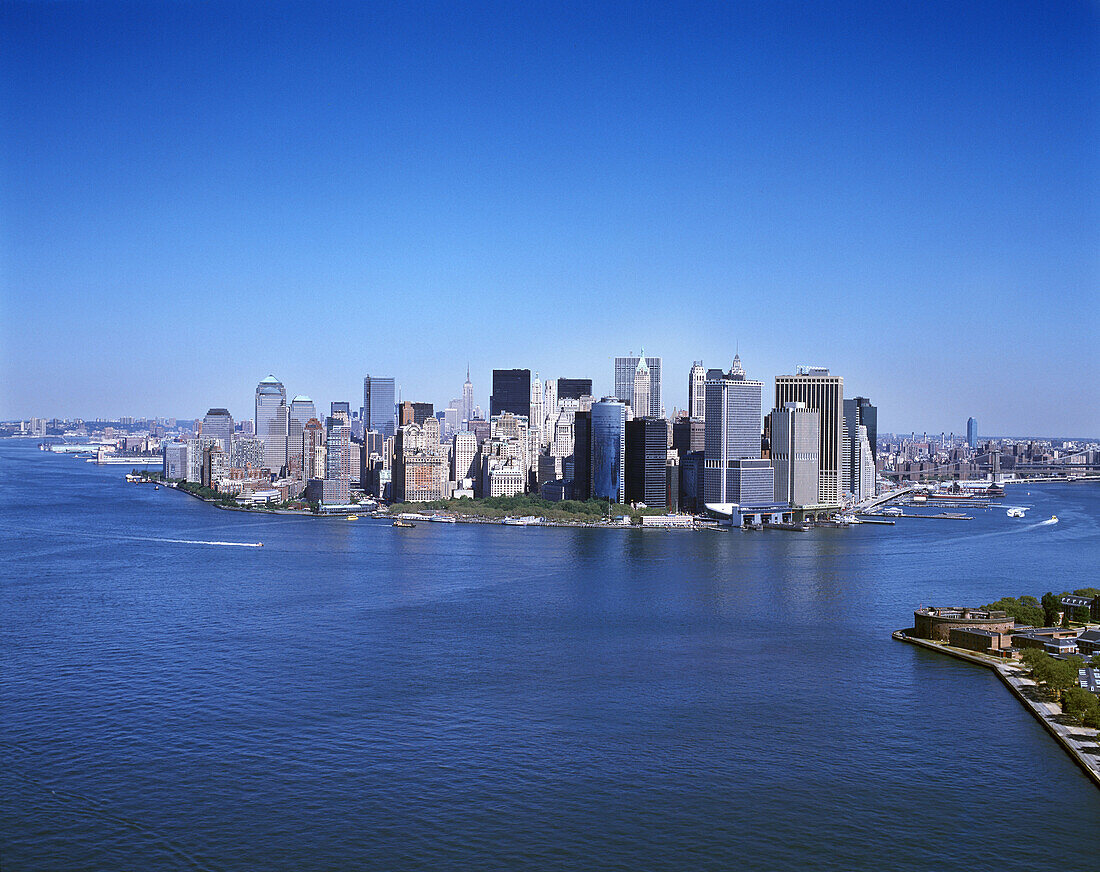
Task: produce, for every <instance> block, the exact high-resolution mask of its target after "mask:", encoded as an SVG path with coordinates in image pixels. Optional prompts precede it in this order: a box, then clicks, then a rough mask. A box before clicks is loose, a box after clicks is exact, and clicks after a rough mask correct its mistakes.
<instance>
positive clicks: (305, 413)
mask: <svg viewBox="0 0 1100 872" xmlns="http://www.w3.org/2000/svg"><path fill="white" fill-rule="evenodd" d="M316 417H317V408H316V406H314V404H313V400H311V399H310V398H309V397H307V396H305V395H304V394H298V396H296V397H295V398H294V399H293V400H291V401H290V412H289V414H288V416H287V451H286V453H287V461H286V465H287V472H288V474H289V475H291V476H294V477H301V473H302V468H303V459H302V457H303V455H302V433H303V432H304V431H305V426H306V424H308V423H309V420H310V419H311V418H316ZM307 478H308V476H307Z"/></svg>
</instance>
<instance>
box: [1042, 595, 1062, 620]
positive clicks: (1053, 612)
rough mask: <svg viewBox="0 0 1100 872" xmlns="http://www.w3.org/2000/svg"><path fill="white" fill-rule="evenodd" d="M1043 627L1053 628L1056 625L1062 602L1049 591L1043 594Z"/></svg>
mask: <svg viewBox="0 0 1100 872" xmlns="http://www.w3.org/2000/svg"><path fill="white" fill-rule="evenodd" d="M1042 603H1043V626H1045V627H1055V626H1057V625H1058V615H1059V614H1060V613H1061V611H1062V602H1061V600H1060V599H1059V598H1058V597H1057V596H1055V595H1054V594H1053V593H1050V592H1049V591H1048V592H1047V593H1044V594H1043V599H1042Z"/></svg>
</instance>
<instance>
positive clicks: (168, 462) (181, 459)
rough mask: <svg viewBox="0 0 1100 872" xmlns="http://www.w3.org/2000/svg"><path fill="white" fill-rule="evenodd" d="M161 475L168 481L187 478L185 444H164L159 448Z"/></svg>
mask: <svg viewBox="0 0 1100 872" xmlns="http://www.w3.org/2000/svg"><path fill="white" fill-rule="evenodd" d="M161 457H162V458H163V461H162V465H161V474H162V475H163V476H164V477H165V478H166V479H167V480H169V481H173V480H176V479H181V478H182V479H185V478H187V443H186V442H165V443H164V445H163V446H162V447H161Z"/></svg>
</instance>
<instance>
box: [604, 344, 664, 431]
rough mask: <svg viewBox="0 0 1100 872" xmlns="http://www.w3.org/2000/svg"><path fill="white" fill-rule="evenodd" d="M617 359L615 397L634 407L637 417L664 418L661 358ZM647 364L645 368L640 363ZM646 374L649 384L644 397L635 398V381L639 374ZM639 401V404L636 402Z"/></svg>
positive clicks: (645, 377) (643, 353)
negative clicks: (646, 396)
mask: <svg viewBox="0 0 1100 872" xmlns="http://www.w3.org/2000/svg"><path fill="white" fill-rule="evenodd" d="M642 355H643V357H616V358H615V397H616V398H617V399H619V400H621V401H622V402H624V403H627V404H628V405H630V406H631V407H632V411H633V412H634V416H635V417H643V416H645V415H649V416H652V417H654V418H660V417H663V415H664V412H663V410H662V408H661V358H659V357H644V355H645V351H643V352H642ZM642 361H644V362H645V366H644V367H639V363H641V362H642ZM639 370H640V371H641V372H642V373H644V379H645V381H646V382H648V384H647V387H646V390H645V392H644V393H645V394H648V401H647V399H646V398H645V397H644V396H640V397H637V398H636V397H635V393H634V380H635V378H636V376H637V374H638V372H639ZM636 400H637V402H636Z"/></svg>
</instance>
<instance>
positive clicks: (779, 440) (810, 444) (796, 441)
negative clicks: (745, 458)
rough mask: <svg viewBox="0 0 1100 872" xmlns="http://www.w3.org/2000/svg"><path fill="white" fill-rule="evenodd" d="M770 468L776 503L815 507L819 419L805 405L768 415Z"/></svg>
mask: <svg viewBox="0 0 1100 872" xmlns="http://www.w3.org/2000/svg"><path fill="white" fill-rule="evenodd" d="M769 417H770V418H771V427H770V430H771V465H772V468H773V469H774V470H775V490H774V494H775V501H776V502H777V503H786V504H788V505H790V506H811V505H814V504H816V503H817V494H818V476H819V474H820V463H819V459H818V451H819V450H820V444H821V432H820V430H821V424H820V416H819V415H818V413H817V412H815V411H813V410H812V409H807V408H806V404H805V403H787V404H786V405H785V406H784V407H783V408H782V409H775V410H774V411H772V413H771V415H770V416H769Z"/></svg>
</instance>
